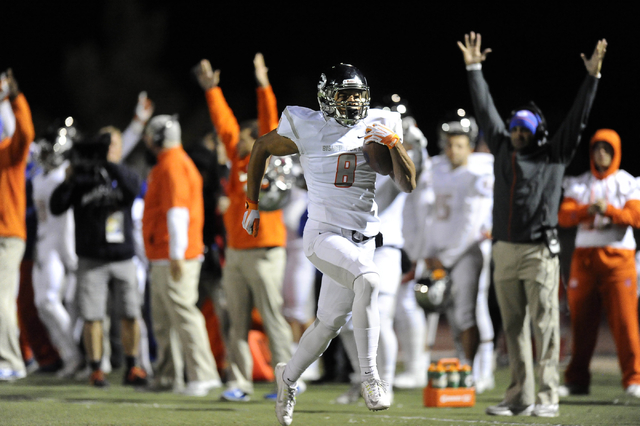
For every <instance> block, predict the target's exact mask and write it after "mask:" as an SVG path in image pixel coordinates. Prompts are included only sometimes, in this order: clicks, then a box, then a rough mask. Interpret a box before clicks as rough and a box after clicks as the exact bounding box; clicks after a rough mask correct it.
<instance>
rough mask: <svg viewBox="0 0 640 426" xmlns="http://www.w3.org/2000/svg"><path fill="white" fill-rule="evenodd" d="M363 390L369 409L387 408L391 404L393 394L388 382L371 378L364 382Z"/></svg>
mask: <svg viewBox="0 0 640 426" xmlns="http://www.w3.org/2000/svg"><path fill="white" fill-rule="evenodd" d="M361 391H362V397H363V398H364V402H365V404H367V408H369V410H371V411H379V410H387V409H389V407H390V406H391V394H390V393H389V385H388V384H387V383H386V382H384V381H382V380H380V379H375V378H371V379H369V380H367V381H365V382H362V386H361Z"/></svg>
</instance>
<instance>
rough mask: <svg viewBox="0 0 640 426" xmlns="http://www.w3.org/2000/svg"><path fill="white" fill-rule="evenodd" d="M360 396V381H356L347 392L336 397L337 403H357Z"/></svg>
mask: <svg viewBox="0 0 640 426" xmlns="http://www.w3.org/2000/svg"><path fill="white" fill-rule="evenodd" d="M360 396H361V395H360V383H354V384H352V385H351V387H350V388H349V389H348V390H347V391H346V392H345V393H343V394H342V395H340V396H339V397H337V398H336V404H343V405H346V404H355V403H356V402H358V400H359V399H360Z"/></svg>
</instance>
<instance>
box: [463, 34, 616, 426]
mask: <svg viewBox="0 0 640 426" xmlns="http://www.w3.org/2000/svg"><path fill="white" fill-rule="evenodd" d="M458 47H459V48H460V50H461V51H462V54H463V58H464V62H465V64H466V66H467V78H468V82H469V88H470V92H471V99H472V101H473V106H474V109H475V116H476V118H477V119H478V122H479V126H480V128H481V129H483V131H484V132H485V139H486V142H487V144H488V146H489V149H490V151H491V153H492V154H493V155H494V157H495V162H494V174H495V186H494V205H493V239H494V247H493V261H494V264H495V271H494V282H495V289H496V295H497V297H498V304H499V307H500V314H501V315H502V321H503V327H504V332H505V336H506V340H507V350H508V352H509V368H510V369H511V378H512V379H511V384H510V385H509V387H508V388H507V391H506V393H505V397H504V400H503V401H502V402H501V403H500V404H498V405H496V406H491V407H488V408H487V410H486V412H487V414H491V415H502V416H513V415H534V416H541V417H555V416H557V415H558V382H559V373H558V359H559V354H560V323H559V316H558V284H559V281H560V276H559V275H560V274H559V269H560V266H559V260H558V256H557V254H558V252H559V250H560V245H559V242H558V237H557V230H556V227H557V226H558V207H559V203H560V197H561V190H562V179H563V175H564V172H565V169H566V166H567V165H568V164H569V162H570V161H571V159H572V157H573V155H574V153H575V151H576V148H577V147H578V143H579V142H580V136H581V131H582V130H583V129H584V127H585V126H586V121H587V118H588V116H589V112H590V110H591V105H592V104H593V100H594V98H595V94H596V90H597V87H598V80H599V77H600V68H601V66H602V60H603V58H604V54H605V51H606V47H607V42H606V40H604V39H603V40H600V41H598V44H597V46H596V48H595V50H594V52H593V55H592V56H591V58H589V59H587V58H586V56H585V55H584V54H582V55H581V56H582V59H583V61H584V64H585V67H586V69H587V72H588V75H587V76H586V78H585V80H584V82H583V83H582V86H581V88H580V90H579V92H578V95H577V97H576V99H575V101H574V103H573V105H572V107H571V109H570V110H569V113H568V114H567V116H566V118H565V119H564V121H563V122H562V124H561V126H560V127H559V128H558V130H557V132H556V133H555V134H554V136H553V137H551V138H549V139H548V140H547V132H546V122H545V120H544V117H543V116H542V114H541V113H540V112H539V111H538V110H537V107H535V105H534V104H532V105H529V106H527V107H524V108H519V109H517V110H516V111H514V112H513V113H512V115H511V116H510V118H509V120H508V121H507V123H505V122H504V121H503V120H502V118H501V117H500V114H499V113H498V111H497V109H496V107H495V105H494V103H493V99H492V97H491V94H490V93H489V87H488V85H487V83H486V81H485V80H484V77H483V74H482V62H483V61H484V60H485V59H486V57H487V54H488V53H489V52H490V51H491V49H485V50H484V51H483V50H481V36H480V34H476V33H474V32H471V33H470V34H466V35H465V40H464V43H462V42H458ZM530 322H531V323H532V324H533V333H534V338H535V341H536V352H537V353H536V357H537V359H538V371H537V375H538V381H539V386H538V391H537V392H536V389H535V375H534V370H533V356H532V348H531V335H530V333H531V332H530V328H529V324H530Z"/></svg>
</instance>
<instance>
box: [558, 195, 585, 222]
mask: <svg viewBox="0 0 640 426" xmlns="http://www.w3.org/2000/svg"><path fill="white" fill-rule="evenodd" d="M588 208H589V206H588V205H586V204H580V203H578V201H577V200H575V199H574V198H570V197H565V199H564V200H562V204H560V210H559V211H558V225H560V226H561V227H563V228H572V227H574V226H577V225H578V224H579V223H580V222H582V221H583V220H585V219H587V218H588V217H589V214H588V213H587V209H588Z"/></svg>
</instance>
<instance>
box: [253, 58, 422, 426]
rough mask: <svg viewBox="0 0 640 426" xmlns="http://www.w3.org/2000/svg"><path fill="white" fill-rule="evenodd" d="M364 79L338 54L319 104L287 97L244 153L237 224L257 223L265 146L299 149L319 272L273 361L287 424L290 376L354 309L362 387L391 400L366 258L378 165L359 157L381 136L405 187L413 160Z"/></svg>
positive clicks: (372, 396) (309, 246) (307, 236)
mask: <svg viewBox="0 0 640 426" xmlns="http://www.w3.org/2000/svg"><path fill="white" fill-rule="evenodd" d="M369 96H370V92H369V86H368V85H367V81H366V79H365V77H364V75H363V74H362V73H361V72H360V71H359V70H358V69H357V68H356V67H354V66H352V65H348V64H339V65H336V66H333V67H332V68H331V69H330V70H328V71H327V72H326V73H323V74H322V75H321V76H320V81H319V83H318V102H319V104H320V111H314V110H311V109H308V108H303V107H297V106H288V107H286V108H285V110H284V112H283V113H282V116H281V119H280V124H279V125H278V128H277V129H275V130H273V131H271V132H270V133H267V134H266V135H264V136H262V137H260V138H259V139H258V140H257V141H256V143H255V145H254V146H253V150H252V153H251V161H250V163H249V168H248V180H247V210H246V212H245V213H244V219H243V227H244V229H245V230H246V231H247V232H248V233H249V234H253V235H257V234H258V232H259V223H260V213H259V210H258V202H259V200H258V195H259V192H260V183H261V180H262V177H263V174H264V170H265V163H266V161H267V159H268V158H269V156H270V155H276V156H284V155H291V154H300V162H301V164H302V167H303V170H304V177H305V180H306V182H307V187H308V190H309V192H308V194H309V210H308V211H309V219H308V221H307V223H306V226H305V229H304V235H303V243H304V250H305V254H306V256H307V257H308V258H309V259H310V260H311V262H312V263H313V264H314V265H315V266H316V267H317V268H318V269H319V270H320V271H321V272H322V273H323V278H322V287H321V290H320V297H319V300H318V311H317V319H316V321H315V322H314V323H313V324H312V325H311V326H310V327H309V328H307V330H306V331H305V333H304V334H303V336H302V338H301V339H300V343H299V346H298V349H297V350H296V351H295V353H294V354H293V356H292V358H291V360H290V361H289V362H288V363H286V364H285V363H279V364H278V365H277V366H276V369H275V375H276V382H277V387H278V396H277V400H276V416H277V418H278V421H279V422H280V424H282V425H290V424H291V422H292V416H293V407H294V405H295V395H296V382H297V380H298V378H299V377H300V375H301V374H302V373H303V372H304V371H305V370H306V368H307V367H308V366H309V365H311V363H312V362H314V361H315V360H316V359H317V358H318V357H319V356H320V355H321V354H322V353H323V352H324V351H325V349H326V348H327V346H328V345H329V343H330V342H331V340H332V339H333V338H335V337H336V336H337V335H338V333H339V332H340V329H341V328H342V326H343V325H345V323H346V322H347V321H348V320H349V319H350V318H351V317H352V316H353V329H354V335H355V339H356V345H357V349H358V358H359V361H360V373H361V375H362V387H361V390H362V394H363V397H364V399H365V402H366V404H367V407H368V408H369V409H370V410H374V411H375V410H385V409H388V408H389V406H390V393H389V390H388V386H389V385H388V384H387V383H384V382H383V381H381V380H380V376H379V374H378V370H377V366H376V351H377V347H378V338H379V334H380V318H379V312H378V306H377V297H378V288H379V285H380V276H379V273H378V269H377V267H376V265H375V264H374V262H373V255H374V251H375V248H376V244H380V243H381V241H380V240H381V237H377V236H378V235H379V230H380V220H379V218H378V215H377V205H376V203H375V201H374V195H375V182H376V173H375V172H374V171H373V169H371V167H370V166H369V165H368V164H367V163H366V162H365V161H364V157H363V154H362V146H363V144H364V143H381V144H384V145H386V146H387V147H388V148H389V150H390V153H391V158H392V160H393V171H392V172H391V174H390V175H391V177H392V178H393V179H394V180H395V182H396V183H397V184H398V185H399V187H400V189H401V190H402V191H403V192H411V191H412V190H413V189H414V188H415V185H416V182H415V177H416V171H415V166H414V164H413V162H412V161H411V159H410V158H409V156H408V154H407V151H406V150H405V148H404V147H403V145H402V143H398V142H401V140H402V137H401V135H402V124H401V120H400V115H399V114H398V113H392V112H386V111H382V110H377V109H371V110H370V109H369Z"/></svg>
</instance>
